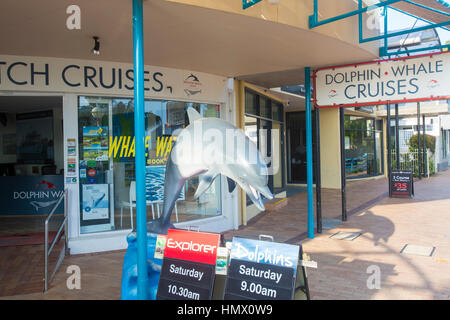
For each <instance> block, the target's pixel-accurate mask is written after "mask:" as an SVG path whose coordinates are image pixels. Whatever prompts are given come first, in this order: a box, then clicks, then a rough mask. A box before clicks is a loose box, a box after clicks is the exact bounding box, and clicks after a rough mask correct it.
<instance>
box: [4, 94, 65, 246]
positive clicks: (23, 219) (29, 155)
mask: <svg viewBox="0 0 450 320" xmlns="http://www.w3.org/2000/svg"><path fill="white" fill-rule="evenodd" d="M63 191H64V155H63V116H62V97H60V96H16V95H10V96H0V202H1V203H2V205H1V206H0V236H8V235H18V234H23V235H31V234H38V233H39V234H42V233H43V232H44V221H45V218H46V216H47V215H48V213H49V212H50V211H51V210H52V208H53V207H54V206H55V203H56V201H57V199H58V198H59V197H60V196H61V193H62V192H63ZM62 213H63V207H62V205H61V206H59V207H58V208H57V210H56V212H55V215H56V216H58V215H60V216H62ZM57 220H58V218H56V219H54V221H53V222H54V223H57ZM2 243H3V242H2V241H0V245H1V244H2Z"/></svg>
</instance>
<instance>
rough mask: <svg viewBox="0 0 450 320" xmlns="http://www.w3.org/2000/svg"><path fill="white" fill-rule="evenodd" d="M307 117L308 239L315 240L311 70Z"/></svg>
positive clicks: (307, 72)
mask: <svg viewBox="0 0 450 320" xmlns="http://www.w3.org/2000/svg"><path fill="white" fill-rule="evenodd" d="M305 90H306V93H305V115H306V117H305V118H306V183H307V187H306V192H307V197H308V238H310V239H314V208H313V156H312V155H313V153H312V152H313V150H312V121H311V118H312V117H311V69H310V68H309V67H306V68H305Z"/></svg>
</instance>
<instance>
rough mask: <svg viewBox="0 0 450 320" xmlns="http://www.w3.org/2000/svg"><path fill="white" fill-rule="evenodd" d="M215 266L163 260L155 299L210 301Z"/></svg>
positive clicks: (168, 259)
mask: <svg viewBox="0 0 450 320" xmlns="http://www.w3.org/2000/svg"><path fill="white" fill-rule="evenodd" d="M214 274H215V265H211V264H205V263H199V262H190V261H185V260H178V259H172V258H164V260H163V265H162V269H161V276H160V279H159V284H158V292H157V294H156V299H158V300H173V299H175V300H210V299H211V298H212V293H213V285H214Z"/></svg>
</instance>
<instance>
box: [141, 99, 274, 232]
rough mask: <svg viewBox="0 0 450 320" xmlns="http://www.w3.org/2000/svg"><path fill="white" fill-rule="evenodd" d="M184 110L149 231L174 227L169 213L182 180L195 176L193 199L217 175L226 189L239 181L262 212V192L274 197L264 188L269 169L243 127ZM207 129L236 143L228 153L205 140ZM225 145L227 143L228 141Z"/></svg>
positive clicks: (189, 109)
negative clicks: (157, 215)
mask: <svg viewBox="0 0 450 320" xmlns="http://www.w3.org/2000/svg"><path fill="white" fill-rule="evenodd" d="M187 113H188V117H189V125H188V126H187V127H186V128H184V129H183V130H182V131H181V132H180V134H179V135H178V137H177V139H176V142H175V145H174V146H173V148H172V151H171V154H170V156H169V159H168V161H167V166H166V174H165V181H164V202H163V209H162V215H161V217H160V218H159V219H156V220H152V221H150V222H149V223H148V225H147V230H148V231H149V232H153V233H157V234H167V230H168V229H170V228H173V225H172V224H171V223H170V216H171V214H172V210H173V208H174V206H175V201H176V200H177V198H178V195H179V194H180V192H181V189H182V188H183V186H184V184H185V182H186V181H187V180H188V179H190V178H193V177H196V176H199V185H198V188H197V190H196V192H195V194H194V198H195V199H197V198H198V197H199V196H200V195H202V194H203V193H204V192H205V191H206V190H207V189H208V188H209V186H210V185H211V184H212V183H213V181H214V179H215V178H216V177H217V176H218V175H219V174H221V175H223V176H225V177H227V179H228V190H229V192H232V191H233V190H234V188H235V186H236V183H237V184H239V186H240V187H241V188H242V189H243V190H244V191H245V192H246V193H247V195H248V196H249V198H250V199H251V200H252V201H253V202H254V203H255V205H256V206H257V207H258V208H259V209H260V210H261V211H262V210H264V204H263V201H262V195H263V196H264V197H266V198H267V199H272V198H273V195H272V193H271V191H270V190H269V188H268V187H267V181H268V169H267V166H266V164H265V162H264V160H263V157H262V156H261V154H260V152H259V151H258V149H257V147H256V145H255V143H254V142H252V141H251V140H250V139H249V138H248V137H247V136H246V135H245V133H244V132H243V131H242V130H240V129H238V128H236V127H235V126H233V125H232V124H230V123H229V122H227V121H224V120H221V119H218V118H202V117H201V115H200V114H199V113H198V112H197V111H196V110H195V109H194V108H192V107H190V108H188V110H187ZM209 132H214V133H215V134H216V135H215V136H220V137H222V138H223V137H226V140H227V141H230V139H233V141H235V140H236V139H237V141H238V143H237V145H236V147H233V150H231V152H230V150H229V148H228V147H227V148H224V144H223V143H218V141H216V140H215V139H205V133H209ZM227 141H225V142H227ZM222 142H223V141H222ZM226 144H227V146H228V142H227V143H226ZM230 153H232V155H230ZM246 154H248V157H246ZM205 155H206V156H205ZM210 155H214V156H210ZM192 157H194V158H195V159H192Z"/></svg>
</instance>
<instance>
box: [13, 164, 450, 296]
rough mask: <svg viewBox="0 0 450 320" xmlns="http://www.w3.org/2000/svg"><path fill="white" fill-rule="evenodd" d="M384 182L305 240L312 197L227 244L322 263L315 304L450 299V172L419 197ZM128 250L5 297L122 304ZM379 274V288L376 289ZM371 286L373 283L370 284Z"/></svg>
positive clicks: (75, 260) (420, 188)
mask: <svg viewBox="0 0 450 320" xmlns="http://www.w3.org/2000/svg"><path fill="white" fill-rule="evenodd" d="M386 191H387V181H386V180H385V179H378V180H370V181H368V182H367V181H357V182H351V183H348V203H347V208H348V211H349V217H348V221H346V222H344V223H342V224H340V225H338V226H337V227H335V228H333V229H330V230H323V233H322V234H320V235H316V237H315V239H304V235H305V232H306V224H305V221H306V219H305V213H306V206H305V204H306V195H305V194H298V195H295V196H293V197H290V198H289V204H288V205H287V206H285V207H283V208H280V209H278V210H277V211H274V212H265V213H263V214H262V215H261V216H260V217H257V218H256V219H254V220H253V221H251V222H250V223H249V225H248V226H246V227H244V228H241V229H240V230H238V231H233V232H227V233H225V234H224V236H225V238H229V237H232V236H233V235H239V236H244V237H257V235H258V234H261V233H265V234H272V235H274V236H275V241H280V242H290V243H301V244H302V245H303V248H304V252H305V253H307V254H308V255H309V256H310V257H311V259H312V260H314V261H317V262H318V268H317V269H310V268H308V281H309V287H310V292H311V298H312V299H345V300H346V299H443V300H448V299H450V272H449V270H450V223H449V221H450V210H449V209H448V208H449V207H450V170H447V171H445V172H441V173H439V174H438V175H437V176H435V177H432V178H430V179H423V180H422V181H417V182H416V184H415V192H416V196H415V197H414V198H413V199H391V198H387V197H386ZM340 208H341V207H340V192H338V191H336V190H324V193H323V215H324V217H325V218H336V217H339V216H340V210H341V209H340ZM338 231H345V232H360V233H361V236H360V237H358V238H357V239H355V240H353V241H344V240H333V239H330V236H331V235H333V234H335V233H336V232H338ZM405 244H414V245H422V246H433V247H436V250H435V251H434V253H433V256H431V257H424V256H417V255H407V254H401V253H400V251H401V250H402V248H403V247H404V246H405ZM123 255H124V252H123V251H118V252H109V253H99V254H91V255H80V256H70V257H67V258H66V259H65V261H64V262H63V265H62V267H61V269H60V271H59V272H58V273H57V275H56V278H55V280H54V281H53V283H52V285H51V287H50V290H49V291H48V292H47V293H45V294H42V293H35V294H28V295H20V296H13V297H6V299H119V298H120V280H121V273H122V272H121V270H122V263H123ZM71 264H75V265H78V266H80V269H81V272H82V281H81V287H82V289H81V290H68V289H67V287H66V280H67V278H68V276H69V275H68V274H66V273H65V271H66V268H67V266H69V265H71ZM373 270H375V271H378V270H379V274H380V283H379V284H380V287H379V288H374V289H370V288H369V287H368V285H367V284H368V280H370V278H369V277H370V276H372V275H373V272H374V271H373ZM370 283H373V282H371V281H369V284H370Z"/></svg>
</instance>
